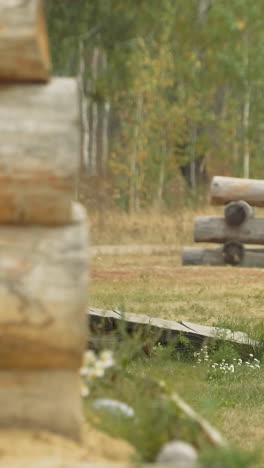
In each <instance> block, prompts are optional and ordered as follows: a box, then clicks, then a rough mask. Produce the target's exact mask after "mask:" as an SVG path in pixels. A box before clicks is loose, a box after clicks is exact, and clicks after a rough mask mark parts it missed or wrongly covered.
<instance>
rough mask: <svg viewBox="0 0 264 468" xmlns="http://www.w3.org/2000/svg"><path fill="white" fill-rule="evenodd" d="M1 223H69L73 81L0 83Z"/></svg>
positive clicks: (74, 154)
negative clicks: (23, 83) (34, 83)
mask: <svg viewBox="0 0 264 468" xmlns="http://www.w3.org/2000/svg"><path fill="white" fill-rule="evenodd" d="M0 141H1V146H0V223H5V222H7V223H12V222H13V223H20V224H21V223H41V224H60V223H61V224H63V223H66V222H69V221H70V216H71V199H72V198H73V195H74V187H75V182H76V176H77V168H78V165H79V151H80V126H79V108H78V90H77V83H76V80H75V79H71V78H54V79H52V80H51V82H50V83H49V84H47V85H25V86H23V87H21V86H4V85H2V86H0Z"/></svg>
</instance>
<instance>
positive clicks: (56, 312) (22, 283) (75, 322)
mask: <svg viewBox="0 0 264 468" xmlns="http://www.w3.org/2000/svg"><path fill="white" fill-rule="evenodd" d="M72 220H73V223H72V224H71V225H67V226H62V227H52V228H50V227H43V226H34V225H32V226H26V227H21V226H16V227H12V226H9V225H5V226H1V227H0V342H1V346H0V369H39V370H40V369H58V368H62V369H63V368H64V369H77V368H78V367H79V366H80V365H81V362H82V353H83V351H84V349H85V343H86V339H87V327H86V316H85V306H86V302H87V287H88V277H87V269H88V266H87V262H88V247H87V219H86V215H85V210H84V209H83V208H82V207H81V206H79V205H75V206H74V213H73V218H72Z"/></svg>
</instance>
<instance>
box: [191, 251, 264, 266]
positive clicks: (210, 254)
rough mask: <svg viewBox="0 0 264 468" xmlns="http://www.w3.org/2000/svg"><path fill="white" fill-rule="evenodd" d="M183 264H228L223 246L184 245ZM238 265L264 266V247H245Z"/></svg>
mask: <svg viewBox="0 0 264 468" xmlns="http://www.w3.org/2000/svg"><path fill="white" fill-rule="evenodd" d="M182 264H183V265H212V266H223V265H226V264H227V259H225V256H224V252H223V248H222V247H219V248H215V249H209V248H202V247H184V248H183V249H182ZM237 265H239V266H241V267H246V268H264V249H244V255H243V258H241V260H240V263H239V262H238V263H237Z"/></svg>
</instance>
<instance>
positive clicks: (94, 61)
mask: <svg viewBox="0 0 264 468" xmlns="http://www.w3.org/2000/svg"><path fill="white" fill-rule="evenodd" d="M99 53H100V51H99V48H98V47H95V48H94V50H93V57H92V80H93V93H95V91H96V82H97V78H98V65H99ZM97 138H98V103H97V101H96V97H94V98H93V103H92V129H91V161H90V162H91V166H90V172H91V175H96V174H97V156H98V155H97Z"/></svg>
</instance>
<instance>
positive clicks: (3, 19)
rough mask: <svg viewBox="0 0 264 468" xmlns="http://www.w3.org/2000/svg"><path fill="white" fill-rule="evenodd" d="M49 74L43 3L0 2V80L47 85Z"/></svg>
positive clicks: (29, 1)
mask: <svg viewBox="0 0 264 468" xmlns="http://www.w3.org/2000/svg"><path fill="white" fill-rule="evenodd" d="M49 71H50V59H49V51H48V38H47V33H46V25H45V18H44V12H43V6H42V2H41V1H40V0H16V1H14V0H1V2H0V81H8V82H10V81H12V82H25V81H30V82H33V81H37V82H46V81H47V80H48V77H49Z"/></svg>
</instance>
